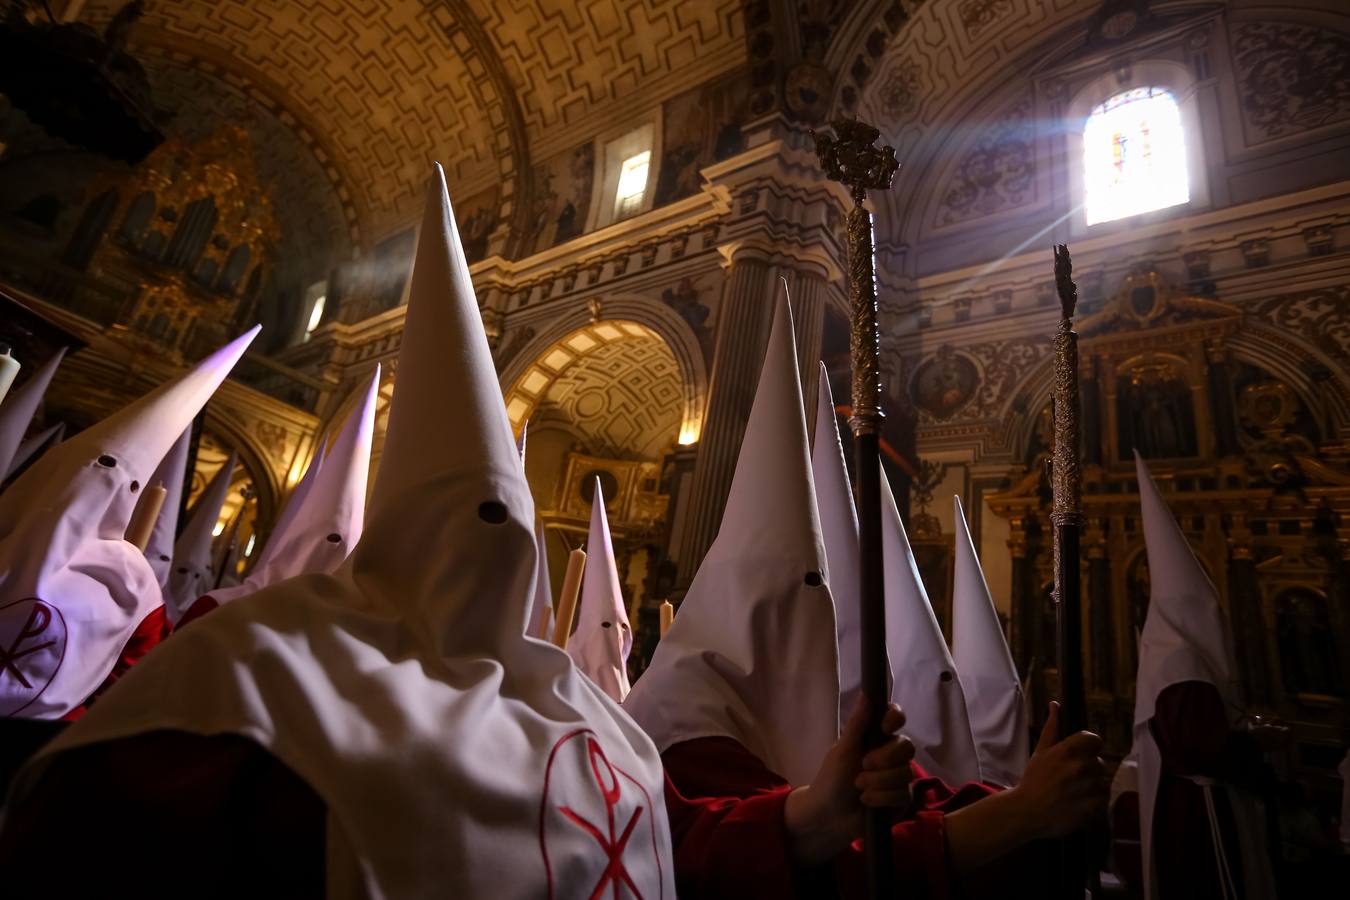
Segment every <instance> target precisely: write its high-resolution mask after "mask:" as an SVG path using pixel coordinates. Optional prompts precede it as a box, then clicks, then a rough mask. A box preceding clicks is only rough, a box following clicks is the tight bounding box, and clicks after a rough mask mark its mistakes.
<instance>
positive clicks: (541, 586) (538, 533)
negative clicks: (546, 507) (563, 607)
mask: <svg viewBox="0 0 1350 900" xmlns="http://www.w3.org/2000/svg"><path fill="white" fill-rule="evenodd" d="M545 540H546V538H545V535H544V520H543V519H538V520H536V521H535V523H534V542H535V545H536V546H537V547H538V548H539V568H538V569H537V570H536V572H535V577H534V599H533V601H532V602H531V603H530V617H529V619H528V620H527V621H526V623H525V633H526V634H528V635H529V636H530V637H534V638H539V639H540V640H541V641H546V640H548V639H549V637H550V636H551V635H552V634H553V585H552V583H551V582H550V581H549V575H548V544H547V543H546V542H545Z"/></svg>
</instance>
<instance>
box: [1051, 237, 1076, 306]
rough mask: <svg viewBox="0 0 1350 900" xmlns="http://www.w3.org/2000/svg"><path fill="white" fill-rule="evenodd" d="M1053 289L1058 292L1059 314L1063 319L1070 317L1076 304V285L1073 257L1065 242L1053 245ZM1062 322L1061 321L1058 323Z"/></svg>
mask: <svg viewBox="0 0 1350 900" xmlns="http://www.w3.org/2000/svg"><path fill="white" fill-rule="evenodd" d="M1055 290H1056V292H1058V293H1059V308H1060V310H1061V312H1060V316H1061V317H1062V319H1063V320H1068V319H1072V318H1073V312H1074V309H1075V308H1076V307H1077V306H1078V285H1076V284H1074V281H1073V257H1071V256H1069V248H1068V246H1067V245H1065V244H1056V245H1055ZM1063 324H1064V322H1063V321H1061V322H1060V325H1061V326H1063Z"/></svg>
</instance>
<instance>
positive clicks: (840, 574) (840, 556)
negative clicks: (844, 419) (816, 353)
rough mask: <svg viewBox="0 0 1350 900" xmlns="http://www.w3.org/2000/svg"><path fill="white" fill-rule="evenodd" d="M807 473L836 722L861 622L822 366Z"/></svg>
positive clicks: (851, 523)
mask: <svg viewBox="0 0 1350 900" xmlns="http://www.w3.org/2000/svg"><path fill="white" fill-rule="evenodd" d="M811 475H812V477H813V478H814V479H815V483H816V503H817V505H818V506H819V507H820V530H821V535H822V536H823V537H824V539H825V561H826V563H827V573H826V576H825V580H826V583H828V584H829V586H830V596H831V597H832V598H833V599H834V619H835V627H836V628H837V629H838V634H839V715H840V717H841V721H840V726H841V727H842V726H843V721H842V720H846V719H847V718H848V716H849V714H850V713H851V712H852V710H853V707H854V706H856V705H857V703H858V697H859V696H860V695H861V694H862V661H861V660H862V657H861V654H862V625H861V623H860V621H859V615H860V614H861V612H862V610H861V607H860V603H859V598H860V596H861V591H862V589H861V588H860V587H859V585H858V563H859V556H860V551H859V548H858V512H857V509H856V508H855V507H854V505H853V489H852V488H851V487H850V486H849V482H848V466H847V465H845V463H844V445H843V442H842V441H841V440H840V438H839V420H838V419H837V418H835V415H834V395H833V394H831V393H830V379H829V375H828V374H827V373H826V371H825V364H824V363H821V365H820V391H819V393H818V394H817V402H816V443H815V446H814V447H812V448H811Z"/></svg>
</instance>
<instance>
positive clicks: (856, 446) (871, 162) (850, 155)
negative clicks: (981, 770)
mask: <svg viewBox="0 0 1350 900" xmlns="http://www.w3.org/2000/svg"><path fill="white" fill-rule="evenodd" d="M833 127H834V131H835V135H836V136H835V137H830V136H829V135H825V134H816V135H814V137H815V141H816V155H817V156H818V157H819V158H820V165H821V168H823V169H824V170H825V174H826V175H828V176H829V177H830V178H832V179H834V180H835V181H838V182H840V183H841V184H843V185H844V187H846V188H848V192H849V195H850V196H851V197H852V198H853V207H852V208H851V209H849V211H848V216H847V219H846V225H847V229H848V281H849V297H850V300H851V307H852V309H851V311H850V323H849V325H850V327H849V355H850V357H851V361H852V363H853V413H852V415H851V416H850V417H849V425H850V427H851V428H852V429H853V434H854V437H855V440H854V442H853V450H854V460H855V463H856V464H855V466H854V472H855V473H856V476H857V479H858V545H859V550H860V553H859V560H858V569H859V573H858V574H859V588H860V590H859V592H858V602H859V625H860V627H859V629H858V630H859V632H860V637H861V640H860V644H859V651H860V654H859V659H860V661H861V663H862V665H861V669H862V693H863V697H864V698H865V699H866V701H867V712H868V734H867V739H868V745H869V746H876V745H877V744H879V743H881V742H882V741H883V740H885V735H884V734H883V733H882V731H881V719H882V716H883V715H885V712H886V705H887V701H888V700H889V696H890V695H889V691H890V688H889V685H888V676H889V663H888V661H887V657H886V599H885V587H884V582H883V578H882V574H883V573H882V559H881V553H882V551H881V477H882V474H881V457H880V449H881V444H880V440H881V435H880V432H881V418H882V411H881V334H880V332H879V331H878V330H877V271H876V260H875V258H874V252H873V247H872V214H871V213H869V212H868V211H867V209H866V207H865V206H864V205H863V204H864V202H865V201H866V199H867V192H868V191H869V190H885V189H887V188H889V187H890V186H891V180H892V179H893V178H894V177H895V173H896V170H897V169H899V168H900V163H899V162H897V161H896V158H895V150H894V148H892V147H880V148H878V147H877V146H876V140H877V138H878V136H879V135H880V132H879V131H877V129H875V128H873V127H872V126H871V125H867V124H865V123H863V122H859V121H857V120H856V119H841V120H839V121H836V122H834V123H833ZM866 823H867V828H866V833H865V835H864V841H863V849H864V851H865V852H866V854H867V873H868V874H867V883H868V893H869V895H870V896H871V897H872V898H873V900H880V898H883V897H886V898H889V897H894V896H896V895H897V894H896V891H895V885H894V882H895V870H894V868H893V866H892V863H891V818H890V815H889V813H888V811H887V810H884V809H868V811H867V820H866Z"/></svg>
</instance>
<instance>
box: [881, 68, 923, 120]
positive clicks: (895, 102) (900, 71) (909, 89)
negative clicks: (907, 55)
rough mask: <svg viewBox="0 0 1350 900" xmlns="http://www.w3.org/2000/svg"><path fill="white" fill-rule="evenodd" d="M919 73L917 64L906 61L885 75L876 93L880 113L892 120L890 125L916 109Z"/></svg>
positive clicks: (917, 104)
mask: <svg viewBox="0 0 1350 900" xmlns="http://www.w3.org/2000/svg"><path fill="white" fill-rule="evenodd" d="M920 72H921V70H920V69H919V64H918V63H917V62H914V61H913V60H909V59H907V60H904V61H902V62H900V63H899V64H897V65H895V66H893V67H892V68H891V70H890V71H889V72H887V73H886V77H885V80H884V81H882V83H881V86H880V88H878V91H877V93H878V97H879V99H880V104H881V112H882V113H883V114H884V115H885V116H887V117H888V118H889V119H890V120H892V124H895V123H896V122H897V121H898V120H900V119H904V118H906V117H907V116H909V115H910V114H911V113H913V112H914V111H915V110H916V109H918V106H919V91H920V87H921V86H922V85H921V83H920V77H919V76H920Z"/></svg>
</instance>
